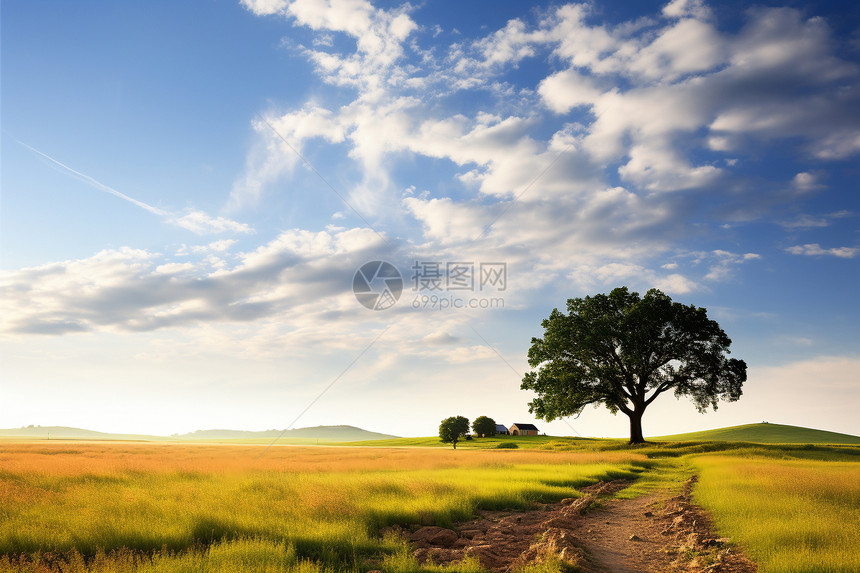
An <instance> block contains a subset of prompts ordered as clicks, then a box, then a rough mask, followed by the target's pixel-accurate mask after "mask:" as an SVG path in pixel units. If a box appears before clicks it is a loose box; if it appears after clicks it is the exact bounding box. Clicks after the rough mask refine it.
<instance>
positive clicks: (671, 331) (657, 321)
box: [522, 287, 747, 444]
mask: <svg viewBox="0 0 860 573" xmlns="http://www.w3.org/2000/svg"><path fill="white" fill-rule="evenodd" d="M567 311H568V313H567V314H564V313H562V312H559V311H558V310H557V309H554V310H553V311H552V313H551V314H550V315H549V318H547V319H546V320H544V321H543V323H542V326H543V328H544V337H543V338H532V346H531V348H530V349H529V364H530V365H531V366H532V367H533V368H535V369H536V370H535V371H533V372H529V373H528V374H526V375H525V377H524V378H523V383H522V388H523V390H534V391H535V392H536V393H537V398H535V399H534V400H532V401H531V403H530V404H529V411H530V412H532V413H534V414H535V415H537V417H539V418H542V419H544V420H547V421H552V420H554V419H556V418H561V417H564V416H571V415H574V414H578V413H580V412H582V409H583V408H585V406H587V405H588V404H594V405H603V406H606V407H607V408H608V409H609V411H610V412H612V413H613V414H615V413H616V412H618V411H619V410H620V411H621V412H622V413H624V414H625V415H626V416H628V417H629V418H630V443H631V444H639V443H642V442H644V441H645V438H644V437H643V435H642V414H643V413H644V412H645V408H647V407H648V406H649V405H650V404H651V402H653V401H654V400H655V399H656V398H657V397H658V396H660V395H661V394H662V393H664V392H668V391H672V392H673V393H674V394H675V396H677V397H681V396H687V397H689V398H690V399H691V400H692V401H693V404H695V405H696V408H697V409H698V410H699V411H700V412H704V411H705V410H706V409H707V408H708V407H709V406H710V407H712V408H714V409H715V410H716V409H717V401H718V400H727V401H729V402H734V401H735V400H737V399H738V398H740V397H741V393H742V387H743V383H744V382H745V381H746V379H747V365H746V363H745V362H744V361H743V360H737V359H734V358H728V357H727V356H726V355H727V354H729V345H730V344H731V342H732V341H731V340H730V339H729V337H728V336H726V333H725V332H723V330H722V329H721V328H720V325H719V324H717V323H716V322H715V321H713V320H710V319H709V318H708V314H707V312H706V311H705V309H704V308H697V307H695V306H692V305H691V306H684V305H682V304H680V303H677V302H672V299H670V298H669V297H668V296H666V295H665V294H663V293H662V292H660V291H659V290H657V289H652V290H649V291H648V292H647V293H646V294H645V296H644V297H640V296H639V294H638V293H635V292H628V290H627V288H626V287H621V288H616V289H615V290H613V291H612V292H611V293H609V294H608V295H606V294H598V295H595V296H590V297H589V296H587V297H585V298H572V299H570V300H568V301H567Z"/></svg>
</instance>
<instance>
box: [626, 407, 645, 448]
mask: <svg viewBox="0 0 860 573" xmlns="http://www.w3.org/2000/svg"><path fill="white" fill-rule="evenodd" d="M643 413H644V412H642V411H641V410H640V411H635V410H634V411H633V412H632V413H631V414H629V416H630V443H631V444H644V443H645V438H644V437H643V436H642V414H643Z"/></svg>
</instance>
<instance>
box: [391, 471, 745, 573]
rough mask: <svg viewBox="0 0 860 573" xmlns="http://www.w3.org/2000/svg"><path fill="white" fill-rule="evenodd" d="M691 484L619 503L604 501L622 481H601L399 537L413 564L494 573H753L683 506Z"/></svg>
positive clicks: (699, 514) (694, 510)
mask: <svg viewBox="0 0 860 573" xmlns="http://www.w3.org/2000/svg"><path fill="white" fill-rule="evenodd" d="M694 483H695V478H692V479H691V480H690V481H689V482H688V483H687V484H686V486H685V487H684V490H683V491H682V492H681V494H680V495H677V496H674V497H672V496H670V494H667V493H653V494H650V495H646V496H642V497H639V498H636V499H632V500H625V499H614V498H612V497H611V495H612V494H614V493H616V492H617V491H619V490H621V489H623V488H624V487H626V485H628V484H627V483H626V482H623V481H617V482H610V483H603V482H601V483H599V484H595V485H594V486H591V487H589V488H585V490H584V492H583V493H585V495H584V496H583V497H580V498H571V499H565V500H562V501H561V502H560V503H556V504H551V505H546V506H543V507H541V508H538V509H535V510H531V511H521V512H490V511H483V512H479V518H478V519H475V520H473V521H469V522H465V523H460V524H458V525H457V527H456V530H457V531H454V530H450V529H443V528H440V527H422V528H420V529H416V530H415V531H411V532H407V531H401V534H403V535H404V536H405V537H407V538H408V539H409V540H410V541H411V542H412V543H413V544H414V546H415V556H416V557H417V558H418V559H419V561H421V562H425V561H428V560H432V561H433V562H435V563H449V562H452V561H458V560H460V559H463V557H464V556H466V555H474V556H476V557H477V558H478V559H479V560H480V561H481V564H482V565H483V566H484V567H485V568H487V569H489V570H490V571H493V572H494V573H509V572H510V571H512V570H514V569H515V568H517V567H518V566H521V565H525V564H527V563H531V562H543V561H548V560H549V561H556V562H562V563H565V564H567V565H576V566H578V567H579V568H580V570H581V571H582V572H584V573H606V572H612V573H670V572H690V573H692V572H696V573H699V572H707V573H754V572H755V571H757V567H756V565H755V564H754V563H753V562H752V561H750V560H749V559H748V558H747V557H745V556H744V555H743V554H742V553H741V552H740V550H739V549H737V548H735V547H734V546H732V545H731V543H730V540H728V539H721V538H717V537H715V536H714V533H713V529H712V526H711V521H710V519H709V517H708V516H707V514H706V513H705V512H704V511H703V510H702V509H701V508H699V507H697V506H696V505H694V504H693V503H692V502H691V500H690V490H691V489H692V485H693V484H694Z"/></svg>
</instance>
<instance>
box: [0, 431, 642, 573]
mask: <svg viewBox="0 0 860 573" xmlns="http://www.w3.org/2000/svg"><path fill="white" fill-rule="evenodd" d="M261 454H263V455H261ZM643 463H645V458H644V456H642V455H641V454H638V453H625V452H604V453H590V452H586V453H583V452H541V451H535V450H532V451H492V450H487V451H470V452H462V451H453V450H439V449H375V448H374V449H371V448H360V449H359V448H335V447H324V448H314V447H273V448H270V449H268V450H265V448H264V446H225V445H173V444H107V443H98V444H96V443H92V444H81V443H75V444H73V445H72V444H61V443H59V444H54V443H51V444H47V443H41V444H35V443H27V444H8V443H7V444H2V445H0V491H2V494H0V497H1V498H2V502H3V503H2V505H1V506H0V555H2V554H5V555H7V556H12V559H13V560H14V559H17V561H16V562H15V563H13V562H12V561H7V562H6V565H5V566H0V570H2V569H3V567H6V568H7V569H9V568H11V570H21V571H24V570H27V568H26V567H27V566H28V565H27V564H28V563H29V564H30V565H33V566H34V567H35V563H36V562H38V560H39V559H40V558H38V557H36V558H32V557H26V558H24V559H23V561H22V560H21V558H20V556H21V555H30V556H33V555H36V556H38V555H44V554H45V552H54V553H56V552H60V553H63V554H65V556H66V557H65V561H66V562H67V563H66V565H68V566H69V567H71V569H70V570H74V571H113V570H117V571H119V570H123V571H125V570H134V571H137V570H140V571H149V570H158V571H173V570H192V571H197V570H203V569H205V570H206V571H210V570H222V569H220V568H219V567H216V566H215V565H213V562H212V560H213V559H215V557H214V556H217V555H221V554H222V553H223V552H224V551H227V549H225V548H228V549H230V551H232V552H233V553H231V554H236V555H238V554H239V553H241V551H239V550H238V549H236V548H237V547H245V548H252V549H248V551H250V552H251V553H253V554H254V555H257V556H258V557H255V558H254V559H258V558H259V559H263V560H264V561H265V560H266V559H269V557H265V555H271V554H272V552H273V551H275V552H276V553H277V554H278V555H281V554H283V555H288V554H294V556H295V559H292V558H289V559H287V558H286V557H284V559H287V561H284V562H281V561H278V560H277V559H276V560H275V562H277V563H280V564H277V563H276V564H274V565H272V564H267V565H265V567H263V569H269V568H270V567H274V568H275V569H272V570H284V571H293V570H297V569H296V568H308V567H310V568H311V570H313V567H317V568H326V567H329V568H334V569H337V570H342V569H344V568H347V569H357V568H361V567H360V566H359V564H358V562H359V561H362V560H366V559H371V558H374V556H376V557H375V558H378V559H382V558H385V556H386V555H387V556H389V557H388V558H389V559H395V560H396V561H397V563H400V565H398V566H397V567H396V568H395V569H394V570H398V571H410V570H416V571H417V570H418V569H416V567H418V566H417V564H415V563H413V562H412V561H411V560H410V559H411V557H410V556H407V557H408V558H407V557H403V556H400V557H397V556H398V555H400V553H401V552H402V548H403V542H402V541H398V542H395V541H392V540H380V539H379V537H378V531H379V529H380V528H381V527H384V526H386V525H391V524H395V523H402V524H408V523H424V524H439V525H450V524H451V523H452V522H454V521H456V520H462V519H468V518H470V517H471V516H472V515H473V513H474V511H475V509H476V508H478V507H485V508H494V509H500V508H518V507H524V506H526V505H528V504H530V503H532V502H534V501H537V500H553V499H560V498H563V497H569V496H575V495H578V494H577V492H576V490H575V488H576V487H579V486H582V485H585V484H588V483H592V482H594V481H596V480H598V479H611V478H613V477H633V476H634V475H635V474H634V473H633V472H632V470H633V469H635V468H634V464H643ZM231 544H232V545H231ZM242 544H244V545H242ZM273 547H275V548H280V549H277V551H276V550H275V549H272V548H273ZM213 551H214V553H213ZM219 552H221V553H219ZM237 552H238V553H237ZM291 552H292V553H291ZM228 553H229V552H228ZM75 555H78V556H80V555H83V556H84V557H86V558H87V559H89V560H90V561H89V563H88V564H87V563H84V564H83V565H82V564H80V563H79V564H77V565H74V566H72V565H70V563H72V562H73V561H75V559H77V557H75ZM141 555H143V556H145V559H142V560H141ZM260 555H263V556H264V557H259V556H260ZM16 556H17V557H16ZM237 559H239V558H238V557H237ZM291 559H292V560H291ZM201 560H202V561H201ZM240 561H241V560H240ZM0 562H2V560H0ZM81 563H83V562H81ZM242 563H244V562H240V563H239V564H238V565H237V566H236V567H237V568H236V570H237V571H241V570H245V569H243V567H245V566H244V565H242ZM260 563H263V562H262V561H261V562H260ZM265 563H269V561H265ZM273 563H274V562H273ZM285 563H286V564H285ZM410 563H411V565H410ZM158 564H160V565H158ZM201 564H202V565H201ZM156 565H158V567H157V568H156V569H151V568H152V567H156ZM81 567H84V568H83V569H81ZM261 567H262V565H261ZM464 567H467V568H468V567H472V568H474V564H471V565H468V566H466V565H464ZM67 569H68V567H67ZM251 569H253V567H252V568H251ZM34 570H35V569H34ZM224 570H229V567H226V569H224ZM261 570H262V569H261Z"/></svg>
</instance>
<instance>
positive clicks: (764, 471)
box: [694, 456, 860, 573]
mask: <svg viewBox="0 0 860 573" xmlns="http://www.w3.org/2000/svg"><path fill="white" fill-rule="evenodd" d="M694 463H695V465H696V466H697V468H698V469H699V472H700V476H699V484H698V486H697V487H696V490H695V499H696V501H697V502H699V503H701V504H702V505H703V506H704V507H705V508H706V509H708V510H710V511H711V512H712V513H713V514H714V518H715V521H716V524H717V527H718V528H719V529H720V531H721V532H722V533H723V534H726V535H728V536H730V537H732V538H734V539H735V540H736V541H740V542H741V544H742V545H743V546H744V547H745V548H747V550H748V551H749V552H750V553H751V555H752V556H753V557H754V559H755V560H756V561H757V562H758V563H759V564H760V567H761V569H760V570H761V571H762V573H770V572H780V573H792V572H797V573H801V572H804V573H807V572H808V573H815V572H827V573H830V572H833V573H836V572H840V573H842V572H844V573H849V572H850V573H856V572H857V571H860V462H830V461H827V462H822V461H807V460H773V459H748V458H738V457H727V456H707V457H700V458H696V459H695V462H694Z"/></svg>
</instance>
